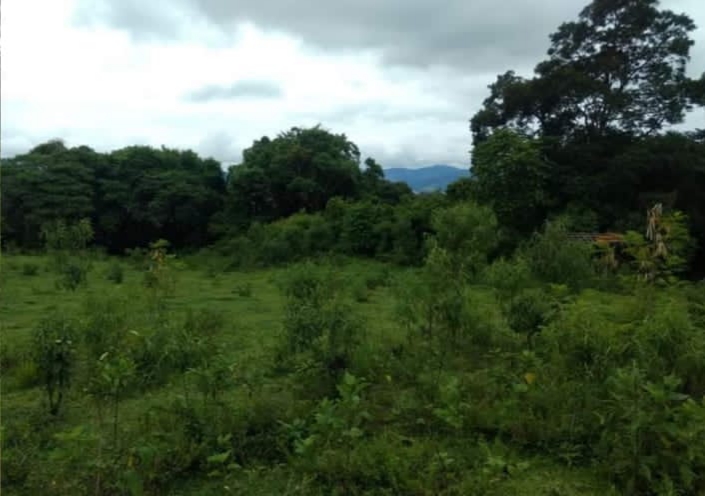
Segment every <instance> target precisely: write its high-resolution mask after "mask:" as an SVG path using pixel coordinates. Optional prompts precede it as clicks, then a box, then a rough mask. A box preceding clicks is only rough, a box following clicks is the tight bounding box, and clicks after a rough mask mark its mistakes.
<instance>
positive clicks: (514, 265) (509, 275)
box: [482, 256, 533, 301]
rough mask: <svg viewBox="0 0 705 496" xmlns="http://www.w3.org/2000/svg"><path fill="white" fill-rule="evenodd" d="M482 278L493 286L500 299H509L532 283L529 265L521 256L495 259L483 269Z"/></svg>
mask: <svg viewBox="0 0 705 496" xmlns="http://www.w3.org/2000/svg"><path fill="white" fill-rule="evenodd" d="M482 280H483V282H484V283H485V284H487V285H489V286H490V287H492V288H494V290H495V291H496V292H497V294H498V296H499V297H500V300H502V301H505V300H508V299H511V298H512V297H514V296H515V295H516V294H517V293H519V292H520V291H521V290H522V289H524V288H528V287H530V286H532V284H533V276H532V274H531V267H530V266H529V263H528V262H527V261H526V259H525V258H524V257H521V256H516V257H514V258H511V259H506V258H500V259H498V260H495V261H494V262H493V263H492V264H491V265H489V266H488V267H487V268H486V269H485V271H484V273H483V277H482Z"/></svg>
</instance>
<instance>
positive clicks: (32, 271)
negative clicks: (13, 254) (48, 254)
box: [22, 262, 39, 276]
mask: <svg viewBox="0 0 705 496" xmlns="http://www.w3.org/2000/svg"><path fill="white" fill-rule="evenodd" d="M38 272H39V266H38V265H37V264H33V263H29V262H28V263H25V264H22V275H23V276H36V275H37V273H38Z"/></svg>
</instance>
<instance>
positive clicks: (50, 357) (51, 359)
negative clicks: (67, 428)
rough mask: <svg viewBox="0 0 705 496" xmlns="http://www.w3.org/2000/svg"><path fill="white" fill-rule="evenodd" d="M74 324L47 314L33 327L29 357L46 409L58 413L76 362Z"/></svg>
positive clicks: (51, 412)
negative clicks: (44, 398) (36, 374)
mask: <svg viewBox="0 0 705 496" xmlns="http://www.w3.org/2000/svg"><path fill="white" fill-rule="evenodd" d="M75 339H76V332H75V324H74V323H73V322H71V321H70V320H68V319H66V318H64V317H62V316H60V315H51V316H48V317H46V318H44V319H43V320H41V321H40V322H39V325H38V326H37V327H36V329H35V331H34V342H33V347H32V357H33V360H34V363H35V365H36V367H37V369H38V371H39V374H40V375H41V378H42V384H43V386H44V391H45V393H46V398H47V401H48V405H49V413H50V414H51V415H58V413H59V411H60V409H61V405H62V404H63V400H64V397H65V395H66V393H67V391H68V389H69V386H70V383H71V377H72V373H73V370H74V368H75V363H76V345H75Z"/></svg>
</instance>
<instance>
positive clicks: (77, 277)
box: [56, 262, 87, 291]
mask: <svg viewBox="0 0 705 496" xmlns="http://www.w3.org/2000/svg"><path fill="white" fill-rule="evenodd" d="M60 273H61V276H60V277H59V280H58V281H57V282H56V285H57V286H58V287H59V288H61V289H66V290H68V291H76V290H77V289H78V288H79V287H80V286H83V285H85V284H86V282H87V271H86V268H85V266H83V265H79V264H77V263H74V262H67V263H66V264H65V265H64V266H63V267H62V269H61V272H60Z"/></svg>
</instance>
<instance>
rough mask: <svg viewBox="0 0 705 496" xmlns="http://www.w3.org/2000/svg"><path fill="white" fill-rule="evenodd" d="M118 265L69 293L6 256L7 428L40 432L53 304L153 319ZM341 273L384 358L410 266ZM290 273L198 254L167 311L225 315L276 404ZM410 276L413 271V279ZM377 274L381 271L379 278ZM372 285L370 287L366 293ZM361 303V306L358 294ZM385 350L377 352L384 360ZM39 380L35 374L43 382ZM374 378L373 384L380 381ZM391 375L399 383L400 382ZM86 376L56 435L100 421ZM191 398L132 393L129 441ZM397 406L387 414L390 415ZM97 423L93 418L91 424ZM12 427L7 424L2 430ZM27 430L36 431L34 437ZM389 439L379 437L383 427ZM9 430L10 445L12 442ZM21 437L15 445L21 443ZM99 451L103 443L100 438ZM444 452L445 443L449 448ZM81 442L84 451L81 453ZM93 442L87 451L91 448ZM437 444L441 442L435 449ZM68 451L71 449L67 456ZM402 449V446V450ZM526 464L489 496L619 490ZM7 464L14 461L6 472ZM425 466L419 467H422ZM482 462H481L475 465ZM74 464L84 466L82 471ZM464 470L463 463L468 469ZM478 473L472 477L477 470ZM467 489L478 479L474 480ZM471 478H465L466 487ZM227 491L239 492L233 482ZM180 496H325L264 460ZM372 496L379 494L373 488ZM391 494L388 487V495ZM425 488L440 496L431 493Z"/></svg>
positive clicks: (125, 425) (376, 387) (223, 340)
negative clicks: (109, 308)
mask: <svg viewBox="0 0 705 496" xmlns="http://www.w3.org/2000/svg"><path fill="white" fill-rule="evenodd" d="M30 263H31V264H36V265H38V266H39V271H38V273H37V274H36V275H26V274H24V273H23V266H24V265H25V264H30ZM112 263H114V261H112V260H103V261H95V262H94V263H93V267H92V270H91V272H90V274H89V277H88V285H87V286H86V287H81V288H79V289H78V290H77V291H75V292H70V291H64V290H59V289H57V288H56V286H55V274H54V273H52V272H50V271H49V270H48V267H49V261H48V259H47V258H45V257H37V256H32V257H30V256H5V257H3V259H2V267H1V269H2V297H1V300H0V321H1V322H2V343H1V344H2V350H1V356H2V360H3V364H2V418H3V424H4V426H5V425H6V424H7V423H8V422H14V423H18V422H20V419H21V420H22V421H25V422H26V423H28V427H27V428H28V429H30V430H31V429H32V426H31V422H32V420H31V419H34V418H42V417H41V415H40V413H39V412H41V411H42V396H43V395H42V390H41V389H40V388H39V387H38V386H37V384H36V380H35V381H32V377H33V375H35V374H34V373H33V371H32V370H31V366H30V364H29V360H28V358H27V357H28V354H29V351H30V344H31V342H30V337H31V335H32V331H33V329H34V327H35V326H36V324H37V322H38V321H39V320H40V319H41V318H42V317H43V316H45V315H48V314H50V313H51V312H53V311H60V312H62V313H64V314H67V315H69V316H72V317H74V318H77V319H79V320H81V319H85V318H86V302H87V301H89V299H90V298H91V297H93V298H104V299H118V298H125V299H127V301H128V302H129V303H128V311H129V312H130V313H133V314H134V315H129V316H128V318H130V319H133V320H131V322H134V325H136V326H140V325H143V326H144V325H148V324H147V322H149V321H148V320H142V317H141V312H143V311H144V300H145V297H144V295H145V290H144V288H143V285H142V278H143V274H142V273H141V272H139V271H138V270H136V269H134V268H133V267H131V266H130V264H129V263H128V262H127V261H126V260H122V261H120V263H121V264H122V265H123V269H124V275H125V277H124V281H123V282H122V283H121V284H115V283H113V282H111V281H109V280H107V278H106V276H105V275H106V272H107V270H108V268H109V266H110V264H112ZM213 266H216V267H217V266H218V263H217V261H214V262H213ZM337 269H338V276H339V277H340V279H341V280H342V281H343V284H344V287H345V288H346V291H348V292H349V293H350V295H351V296H350V301H351V302H354V305H355V309H356V311H358V312H359V313H360V314H361V315H362V316H363V317H364V320H365V322H366V324H365V331H366V332H365V336H366V341H367V345H366V346H367V348H365V349H366V350H368V351H369V353H370V356H368V357H365V358H367V359H376V360H378V361H381V362H382V363H383V364H384V362H385V361H386V360H387V359H388V357H387V356H386V355H385V354H384V353H385V351H384V350H386V349H387V347H388V346H389V345H390V344H394V343H396V344H399V343H404V342H405V341H406V338H407V336H406V334H405V330H404V329H402V328H401V327H400V325H399V324H398V323H397V318H396V316H395V308H396V306H395V305H396V303H395V298H394V291H393V289H392V288H390V287H389V285H385V284H383V283H379V281H377V282H375V281H373V279H375V278H376V277H377V276H379V274H380V273H382V272H383V271H387V272H388V273H389V276H390V279H391V280H392V283H390V284H391V285H392V286H393V280H395V279H397V278H403V276H405V273H406V272H410V271H405V270H402V269H398V268H391V267H386V266H384V265H382V264H380V263H374V262H362V261H349V262H346V263H342V264H340V266H339V267H337ZM285 270H286V269H266V270H264V269H263V270H256V271H247V272H222V271H218V270H214V269H213V268H212V267H211V268H207V267H202V266H199V261H198V259H195V258H194V259H186V260H185V261H184V262H183V264H182V266H181V267H180V268H178V269H176V276H177V278H178V283H177V285H176V290H175V292H174V294H173V296H172V297H170V298H168V299H167V303H166V305H167V309H168V312H169V313H170V315H172V317H171V318H173V319H175V320H178V319H182V318H184V317H185V315H186V313H187V312H188V311H189V309H191V310H199V309H208V310H210V311H214V312H217V313H219V314H220V315H221V316H222V320H223V322H224V325H223V326H222V328H221V329H220V330H219V331H218V332H217V333H216V334H215V336H214V342H215V343H216V345H217V346H218V347H219V348H221V349H222V350H224V353H225V358H226V359H227V360H228V361H229V362H230V363H232V364H234V365H235V366H236V370H237V371H238V373H239V374H250V375H253V376H261V377H262V379H261V384H260V385H259V387H258V389H256V394H259V395H269V396H270V398H267V399H266V401H275V402H276V401H282V402H286V401H288V400H287V398H288V395H290V388H289V384H290V383H289V382H288V380H287V379H282V378H279V377H275V376H272V374H271V372H270V371H271V368H272V364H273V360H274V357H275V349H276V346H277V343H278V335H279V333H280V330H281V327H282V319H283V311H284V300H283V297H282V295H281V293H280V291H279V289H278V287H277V281H278V280H279V278H280V277H281V276H282V274H283V273H284V271H285ZM406 275H407V276H408V274H406ZM377 278H378V279H379V277H377ZM244 286H249V287H250V288H251V294H250V295H249V296H248V295H243V294H241V293H242V291H240V290H239V289H238V288H242V287H244ZM360 288H364V289H360ZM360 291H364V298H359V297H355V294H356V293H355V292H357V293H359V292H360ZM472 297H473V301H475V302H476V303H475V304H476V305H477V306H478V307H480V309H481V311H482V312H483V313H484V314H486V315H490V316H492V317H491V318H492V319H495V320H496V321H497V325H503V324H502V322H500V321H501V316H500V314H499V310H498V308H497V304H496V302H495V300H494V297H493V295H492V293H491V291H490V290H489V289H487V288H481V287H478V288H476V290H475V291H474V292H473V293H472ZM589 298H590V300H591V301H594V302H595V303H597V304H599V303H600V302H602V303H603V304H604V306H605V309H606V310H605V311H608V310H607V309H608V308H611V307H610V306H609V302H608V301H606V300H604V297H603V295H600V294H599V293H594V294H592V295H589ZM360 300H363V301H360ZM375 354H376V355H375ZM35 379H36V378H35ZM375 379H376V378H374V377H372V378H370V380H375ZM391 380H392V381H393V380H394V379H393V378H391ZM81 384H82V383H81V381H79V382H78V384H77V385H76V386H75V387H74V388H73V389H72V390H71V391H70V392H69V395H68V398H67V403H66V408H65V410H64V411H65V413H64V414H63V415H61V416H60V417H59V418H58V419H56V420H54V421H52V422H53V424H52V426H51V432H53V433H57V432H62V431H67V430H70V429H72V428H74V427H76V426H79V425H84V424H91V423H92V422H93V420H92V419H93V418H94V416H95V407H94V403H92V402H91V401H90V399H89V398H88V397H87V396H85V395H84V394H82V392H81V390H80V387H81V386H80V385H81ZM182 394H183V388H182V381H181V378H180V377H178V376H174V377H172V378H171V380H170V381H169V382H168V383H166V384H164V385H163V386H161V387H157V388H152V389H149V390H147V391H144V392H142V393H137V392H132V393H130V394H128V395H127V397H126V398H125V399H124V400H123V402H122V404H121V406H120V415H121V422H120V432H121V436H122V437H123V444H124V445H125V447H129V446H130V445H131V443H139V442H141V440H140V439H137V438H135V434H134V433H136V432H137V431H138V429H139V426H140V422H141V421H142V419H143V417H144V414H145V412H147V411H149V409H150V408H152V407H158V406H165V405H167V404H169V402H171V401H172V400H174V399H175V398H178V397H179V396H180V395H182ZM403 394H404V391H403V390H401V389H399V390H397V389H396V388H395V386H394V384H393V383H392V384H391V385H390V384H385V383H384V382H381V383H380V384H373V385H372V389H371V393H370V395H371V398H372V400H371V401H373V403H374V402H377V403H378V404H377V405H374V404H373V405H371V407H370V410H371V411H379V412H381V415H382V414H385V409H386V406H385V405H393V404H402V403H403V401H404V399H403V397H402V396H403ZM225 395H226V400H227V401H228V402H229V404H230V405H233V408H234V409H235V410H234V411H233V415H234V416H235V417H237V416H238V415H240V416H243V415H245V416H246V415H247V409H248V408H250V406H248V405H253V401H254V402H257V401H259V399H258V398H254V399H253V398H251V397H250V395H251V392H250V391H248V389H247V388H244V387H241V386H238V385H232V386H230V387H228V388H227V390H226V393H225ZM386 413H388V412H386ZM91 425H92V424H91ZM4 426H3V427H4ZM388 429H392V431H393V429H394V426H390V427H389V428H388V427H387V426H382V427H381V428H380V431H379V432H380V433H386V434H385V435H391V434H390V432H392V431H389V432H388ZM30 434H31V433H28V434H27V435H30ZM380 435H381V434H380ZM5 437H6V436H5V435H4V434H3V443H5V442H6V441H7V440H6V439H5ZM12 441H13V442H17V440H16V439H15V440H12ZM414 442H415V443H419V445H420V446H422V447H423V446H426V448H424V449H431V448H430V447H431V446H436V444H438V445H439V446H441V448H443V449H446V448H447V449H449V450H454V451H457V452H459V453H462V451H463V450H464V449H465V447H466V446H467V448H468V449H470V450H471V451H472V450H473V449H474V448H473V446H474V445H475V444H474V443H475V442H474V441H473V439H472V438H469V439H467V440H466V441H464V442H463V443H460V445H459V444H458V442H457V439H454V436H447V437H444V436H443V435H442V434H439V435H435V434H433V433H431V435H430V436H427V435H419V436H418V438H417V439H416V441H414ZM90 446H91V448H90V449H94V448H93V445H92V444H91V445H90ZM444 447H445V448H444ZM76 449H79V448H76ZM81 449H85V448H81ZM434 449H435V448H434ZM62 453H64V454H62ZM17 454H18V451H17V450H15V451H13V452H12V453H11V454H10V455H6V451H4V452H3V465H5V464H6V463H9V464H10V465H16V464H18V463H23V462H21V461H18V460H15V459H12V460H7V459H6V457H9V456H18V455H17ZM39 456H40V460H39V461H37V460H35V464H34V465H32V467H33V468H32V470H42V469H43V468H42V467H47V470H48V469H49V468H48V467H49V466H50V465H51V464H53V463H54V461H55V460H56V459H57V458H52V457H59V459H61V457H66V456H68V455H66V454H65V452H62V451H60V446H59V445H57V444H56V442H50V443H49V444H48V445H46V446H45V448H44V451H43V452H42V453H41V454H40V455H39ZM402 456H403V453H402ZM512 456H513V457H514V458H516V459H517V460H523V461H525V462H528V465H527V466H526V468H525V469H523V470H521V471H516V472H514V473H510V474H505V473H498V474H495V475H494V476H492V479H491V481H490V482H489V483H488V484H489V486H488V487H487V491H488V492H487V493H486V494H498V495H499V494H516V495H541V494H545V495H566V496H570V495H593V494H595V495H597V494H610V492H609V488H608V486H607V485H606V483H605V482H604V481H603V480H602V478H600V477H599V476H598V475H597V474H596V472H593V471H591V470H587V469H577V468H568V467H566V466H564V465H562V464H560V463H559V462H558V461H556V460H552V459H550V458H546V457H538V456H536V455H535V454H531V453H524V454H522V453H520V452H518V451H513V454H512ZM6 466H7V465H5V467H6ZM421 469H422V468H420V469H419V470H421ZM475 469H477V467H474V468H473V470H475ZM76 470H79V471H80V470H83V469H82V468H81V467H80V466H79V467H77V468H76ZM460 473H463V470H461V471H460ZM468 473H469V472H468ZM468 484H469V482H468ZM461 485H462V484H461ZM226 486H227V488H229V489H226ZM3 489H4V490H5V492H6V494H29V492H28V491H29V490H27V489H23V488H22V487H18V486H15V485H12V484H10V483H8V482H7V481H5V484H4V487H3ZM64 491H65V492H62V489H60V488H55V489H51V488H48V489H47V494H64V493H69V492H70V491H69V490H64ZM169 493H170V494H175V495H177V494H181V495H184V496H186V495H206V494H224V493H225V494H227V493H232V494H240V493H241V494H276V493H281V494H317V493H316V492H315V485H312V483H311V482H310V481H309V482H307V479H306V478H305V477H302V476H301V474H299V473H298V472H297V469H296V467H295V466H293V465H292V466H290V465H287V464H284V465H278V466H261V465H257V464H254V465H252V466H248V467H245V468H243V469H242V470H241V471H240V472H238V473H237V474H236V475H234V476H233V477H231V478H229V479H227V480H224V479H223V478H218V477H215V478H213V477H210V478H209V477H206V476H205V475H204V474H203V473H202V472H199V473H197V474H194V475H192V476H190V477H187V478H186V479H183V480H179V481H176V482H175V483H174V486H173V488H172V489H171V490H170V492H169ZM370 494H373V493H370ZM385 494H387V493H385ZM425 494H430V492H426V493H425Z"/></svg>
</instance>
